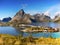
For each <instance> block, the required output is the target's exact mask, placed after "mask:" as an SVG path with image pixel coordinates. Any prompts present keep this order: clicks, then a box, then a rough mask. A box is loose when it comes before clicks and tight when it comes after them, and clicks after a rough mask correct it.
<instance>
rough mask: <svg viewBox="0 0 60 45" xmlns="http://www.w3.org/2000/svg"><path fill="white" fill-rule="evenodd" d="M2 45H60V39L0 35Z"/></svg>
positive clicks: (0, 44)
mask: <svg viewBox="0 0 60 45" xmlns="http://www.w3.org/2000/svg"><path fill="white" fill-rule="evenodd" d="M0 45H60V38H51V37H49V38H45V37H40V38H34V37H31V36H29V37H22V36H12V35H8V34H0Z"/></svg>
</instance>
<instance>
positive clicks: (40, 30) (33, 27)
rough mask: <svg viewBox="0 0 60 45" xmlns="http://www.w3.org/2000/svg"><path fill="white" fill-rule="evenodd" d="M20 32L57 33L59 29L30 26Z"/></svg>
mask: <svg viewBox="0 0 60 45" xmlns="http://www.w3.org/2000/svg"><path fill="white" fill-rule="evenodd" d="M21 31H23V32H59V29H58V28H52V27H41V26H30V27H27V28H25V29H24V30H21Z"/></svg>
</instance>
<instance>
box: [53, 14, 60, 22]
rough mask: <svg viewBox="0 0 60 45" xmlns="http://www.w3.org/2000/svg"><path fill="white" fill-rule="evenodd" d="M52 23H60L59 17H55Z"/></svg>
mask: <svg viewBox="0 0 60 45" xmlns="http://www.w3.org/2000/svg"><path fill="white" fill-rule="evenodd" d="M53 21H54V22H58V23H60V16H59V15H56V16H55V18H54V19H53Z"/></svg>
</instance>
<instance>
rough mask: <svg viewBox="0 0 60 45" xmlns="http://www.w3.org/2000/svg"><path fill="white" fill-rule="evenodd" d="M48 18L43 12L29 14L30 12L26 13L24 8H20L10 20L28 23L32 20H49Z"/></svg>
mask: <svg viewBox="0 0 60 45" xmlns="http://www.w3.org/2000/svg"><path fill="white" fill-rule="evenodd" d="M50 20H51V18H50V17H49V16H46V15H44V14H42V15H41V14H35V15H30V14H26V13H25V12H24V10H23V9H21V10H20V11H19V12H17V13H16V15H15V16H14V17H13V18H12V20H11V21H10V22H13V23H23V24H25V23H27V24H30V23H32V22H49V21H50Z"/></svg>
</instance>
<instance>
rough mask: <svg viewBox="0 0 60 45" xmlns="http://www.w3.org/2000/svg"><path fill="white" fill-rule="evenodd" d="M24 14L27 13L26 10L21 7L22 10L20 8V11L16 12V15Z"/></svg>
mask: <svg viewBox="0 0 60 45" xmlns="http://www.w3.org/2000/svg"><path fill="white" fill-rule="evenodd" d="M24 14H25V12H24V10H23V9H21V10H19V11H18V12H17V13H16V15H15V16H23V15H24Z"/></svg>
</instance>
